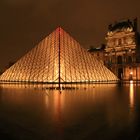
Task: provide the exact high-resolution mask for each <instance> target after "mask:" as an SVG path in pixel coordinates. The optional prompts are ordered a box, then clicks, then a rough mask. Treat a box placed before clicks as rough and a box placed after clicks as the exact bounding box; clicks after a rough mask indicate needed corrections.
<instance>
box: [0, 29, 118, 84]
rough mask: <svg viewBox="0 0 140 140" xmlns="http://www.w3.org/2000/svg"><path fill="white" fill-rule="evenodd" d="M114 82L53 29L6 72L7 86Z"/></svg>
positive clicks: (73, 42) (3, 78)
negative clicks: (18, 83) (20, 83)
mask: <svg viewBox="0 0 140 140" xmlns="http://www.w3.org/2000/svg"><path fill="white" fill-rule="evenodd" d="M117 80H118V78H117V77H116V76H115V75H114V74H113V73H112V72H111V71H110V70H108V69H107V68H106V67H105V66H104V65H103V64H102V63H100V62H99V61H98V60H97V59H96V58H94V57H93V56H92V55H91V54H90V53H89V52H87V50H86V49H84V48H83V47H81V46H80V44H79V43H78V42H77V41H76V40H74V39H73V38H72V37H71V36H70V35H69V34H68V33H66V32H65V31H64V30H63V29H62V28H57V29H56V30H55V31H54V32H52V33H51V34H50V35H49V36H47V37H46V38H45V39H44V40H42V41H41V42H40V43H39V44H38V45H37V46H36V47H35V48H33V49H32V50H31V51H29V52H28V53H27V54H26V55H25V56H23V57H22V58H21V59H20V60H18V61H17V62H16V63H15V64H14V65H13V66H11V67H10V68H9V69H8V70H6V71H5V72H4V73H3V74H2V75H1V76H0V81H7V82H43V83H59V82H61V83H67V82H68V83H69V82H70V83H71V82H99V81H102V82H103V81H117Z"/></svg>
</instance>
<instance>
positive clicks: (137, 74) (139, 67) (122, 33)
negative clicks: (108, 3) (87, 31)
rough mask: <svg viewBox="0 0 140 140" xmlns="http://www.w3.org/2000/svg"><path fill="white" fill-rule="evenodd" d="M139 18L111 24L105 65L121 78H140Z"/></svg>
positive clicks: (107, 37) (107, 39) (107, 38)
mask: <svg viewBox="0 0 140 140" xmlns="http://www.w3.org/2000/svg"><path fill="white" fill-rule="evenodd" d="M139 42H140V41H139V34H138V31H137V19H134V20H133V21H130V20H125V21H120V22H117V23H114V24H111V25H109V27H108V32H107V36H106V47H105V58H104V62H105V65H106V66H107V67H108V68H109V69H110V70H111V71H112V72H113V73H114V74H115V75H116V76H118V78H119V79H121V80H140V61H139V58H140V55H139V54H140V43H139Z"/></svg>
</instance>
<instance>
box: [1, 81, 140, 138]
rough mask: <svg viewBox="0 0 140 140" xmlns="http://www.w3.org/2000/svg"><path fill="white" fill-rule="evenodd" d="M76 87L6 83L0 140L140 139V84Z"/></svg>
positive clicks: (2, 100) (3, 94)
mask: <svg viewBox="0 0 140 140" xmlns="http://www.w3.org/2000/svg"><path fill="white" fill-rule="evenodd" d="M67 86H68V85H67ZM71 86H72V89H70V88H68V89H65V90H62V91H61V93H60V92H59V91H58V90H51V89H48V88H47V85H43V86H42V85H14V84H13V85H8V84H5V85H4V84H1V85H0V139H7V140H92V139H94V140H124V139H127V140H137V139H139V135H140V86H139V84H133V83H132V82H131V83H129V84H125V85H117V84H100V85H98V84H90V85H71ZM71 86H69V87H71Z"/></svg>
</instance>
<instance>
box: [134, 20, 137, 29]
mask: <svg viewBox="0 0 140 140" xmlns="http://www.w3.org/2000/svg"><path fill="white" fill-rule="evenodd" d="M134 31H137V18H135V19H134Z"/></svg>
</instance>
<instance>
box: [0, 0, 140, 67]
mask: <svg viewBox="0 0 140 140" xmlns="http://www.w3.org/2000/svg"><path fill="white" fill-rule="evenodd" d="M135 17H137V18H138V22H139V26H140V0H0V69H2V68H3V67H5V66H6V65H7V64H8V62H9V61H16V60H17V59H19V58H20V57H21V56H23V55H24V54H25V53H26V52H28V51H29V50H30V49H31V48H33V47H34V46H35V45H36V44H37V43H38V42H39V41H40V40H42V39H43V38H44V37H45V36H47V35H48V34H49V33H51V32H52V31H53V30H54V29H56V28H57V27H58V26H61V27H62V28H64V29H65V30H66V31H67V32H69V33H70V34H71V35H72V36H73V37H74V38H75V39H76V40H77V41H79V42H80V44H81V45H83V46H84V47H86V48H87V47H88V46H90V45H93V46H98V45H100V44H101V43H104V42H105V39H104V38H105V35H106V32H107V28H108V25H109V24H111V23H113V22H114V21H118V20H122V19H128V18H129V19H134V18H135ZM139 26H138V27H139Z"/></svg>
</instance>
